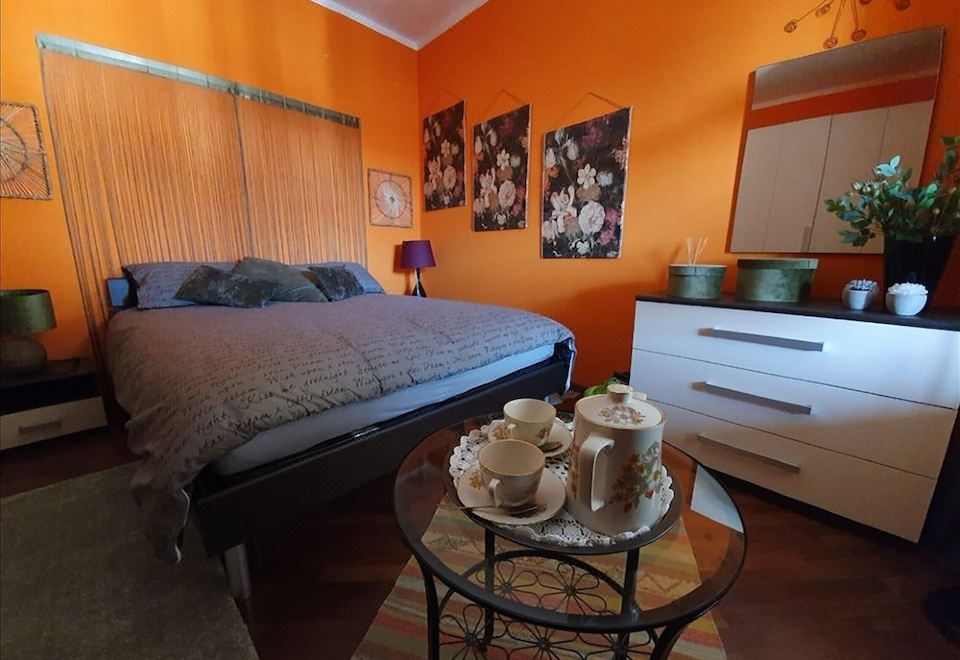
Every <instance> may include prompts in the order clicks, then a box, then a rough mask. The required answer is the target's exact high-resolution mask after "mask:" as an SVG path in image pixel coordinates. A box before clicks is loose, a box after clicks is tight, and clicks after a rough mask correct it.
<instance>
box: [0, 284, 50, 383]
mask: <svg viewBox="0 0 960 660" xmlns="http://www.w3.org/2000/svg"><path fill="white" fill-rule="evenodd" d="M55 327H57V319H56V318H55V317H54V315H53V303H52V302H51V301H50V292H49V291H45V290H43V289H3V290H0V335H2V336H3V340H2V341H0V372H3V373H4V374H24V373H31V372H34V371H40V370H41V369H43V367H44V365H45V364H46V363H47V351H46V349H45V348H44V347H43V344H41V343H40V342H38V341H37V340H36V339H34V338H33V337H31V336H30V335H35V334H37V333H38V332H43V331H44V330H50V329H51V328H55Z"/></svg>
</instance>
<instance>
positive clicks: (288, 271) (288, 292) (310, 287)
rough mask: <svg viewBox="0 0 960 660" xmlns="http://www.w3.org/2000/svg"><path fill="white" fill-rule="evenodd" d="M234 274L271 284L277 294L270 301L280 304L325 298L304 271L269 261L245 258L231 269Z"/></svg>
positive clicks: (322, 300)
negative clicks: (275, 288)
mask: <svg viewBox="0 0 960 660" xmlns="http://www.w3.org/2000/svg"><path fill="white" fill-rule="evenodd" d="M233 272H234V273H237V274H239V275H243V276H244V277H249V278H250V279H252V280H262V281H266V282H273V283H274V284H276V285H277V292H276V293H274V294H273V297H272V298H271V300H276V301H280V302H324V301H325V300H326V299H327V298H326V296H324V295H323V292H321V291H320V289H318V288H317V287H316V285H315V284H314V283H313V282H312V281H311V280H309V279H307V275H306V273H304V271H302V270H300V269H298V268H294V267H293V266H288V265H286V264H282V263H280V262H279V261H270V260H269V259H257V258H256V257H246V258H244V260H243V261H241V262H240V263H239V264H237V267H236V268H234V269H233Z"/></svg>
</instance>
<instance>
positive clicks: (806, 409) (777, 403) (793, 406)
mask: <svg viewBox="0 0 960 660" xmlns="http://www.w3.org/2000/svg"><path fill="white" fill-rule="evenodd" d="M693 385H694V387H696V386H697V385H698V383H694V384H693ZM699 385H700V388H701V389H703V390H706V391H707V392H712V393H714V394H721V395H724V396H733V397H734V398H737V399H744V400H746V401H750V402H751V403H757V404H760V405H761V406H767V407H768V408H776V409H777V410H783V411H785V412H788V413H793V414H794V415H811V414H813V406H808V405H807V404H805V403H793V402H792V401H782V400H780V399H772V398H770V397H768V396H763V395H762V394H755V393H754V392H745V391H744V390H737V389H734V388H732V387H724V386H723V385H717V384H716V383H711V382H710V381H709V380H708V381H704V382H703V383H699Z"/></svg>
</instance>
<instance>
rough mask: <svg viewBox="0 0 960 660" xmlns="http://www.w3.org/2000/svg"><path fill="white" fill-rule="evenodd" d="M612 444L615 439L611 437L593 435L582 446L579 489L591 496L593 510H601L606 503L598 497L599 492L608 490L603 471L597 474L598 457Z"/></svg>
mask: <svg viewBox="0 0 960 660" xmlns="http://www.w3.org/2000/svg"><path fill="white" fill-rule="evenodd" d="M612 446H613V440H611V439H610V438H603V437H601V436H598V435H591V436H589V437H588V438H587V439H586V440H585V441H584V443H583V445H581V447H580V457H579V463H578V464H577V472H578V479H579V482H578V483H577V489H578V490H579V491H580V492H581V493H583V494H584V495H586V496H587V497H588V498H590V510H591V511H599V510H600V509H602V508H603V506H604V504H605V502H604V501H603V498H600V497H597V493H598V492H603V491H604V490H606V488H605V486H606V483H604V478H603V473H602V472H601V473H600V477H598V476H597V462H598V461H597V459H598V458H600V454H602V453H604V452H606V451H607V450H608V449H609V448H610V447H612ZM598 482H599V483H598Z"/></svg>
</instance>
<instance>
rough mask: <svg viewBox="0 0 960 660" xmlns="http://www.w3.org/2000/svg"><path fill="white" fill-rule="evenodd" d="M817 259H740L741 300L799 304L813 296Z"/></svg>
mask: <svg viewBox="0 0 960 660" xmlns="http://www.w3.org/2000/svg"><path fill="white" fill-rule="evenodd" d="M818 263H819V260H817V259H738V260H737V266H738V268H739V272H738V273H737V298H738V299H740V300H755V301H758V302H799V301H801V300H806V299H807V298H809V297H810V287H811V286H812V285H813V275H814V273H816V272H817V264H818Z"/></svg>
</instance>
